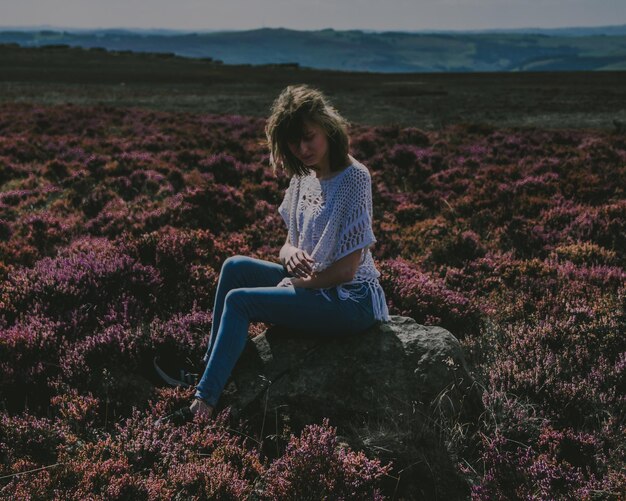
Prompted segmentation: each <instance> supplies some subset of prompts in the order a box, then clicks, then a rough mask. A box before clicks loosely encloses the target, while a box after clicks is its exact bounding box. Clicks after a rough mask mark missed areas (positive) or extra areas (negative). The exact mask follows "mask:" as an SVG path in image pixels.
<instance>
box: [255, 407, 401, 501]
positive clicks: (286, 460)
mask: <svg viewBox="0 0 626 501" xmlns="http://www.w3.org/2000/svg"><path fill="white" fill-rule="evenodd" d="M389 471H390V466H389V465H387V466H381V464H380V462H379V461H378V460H369V459H368V458H367V457H365V455H364V454H363V453H362V452H360V453H355V452H352V451H349V450H348V451H346V450H345V449H344V448H342V447H340V446H339V445H338V440H337V436H336V429H335V428H333V427H332V426H330V425H329V422H328V419H325V420H324V422H323V423H322V425H321V426H320V425H309V426H307V427H306V428H305V429H304V430H303V431H302V435H301V436H300V437H295V436H293V435H292V436H291V439H290V440H289V444H288V445H287V449H286V450H285V453H284V454H283V456H281V457H280V458H279V459H277V460H276V461H274V462H273V463H272V465H271V466H270V467H269V469H268V470H267V473H266V475H265V477H264V480H265V488H264V498H266V499H293V500H296V499H302V500H304V499H310V500H313V499H338V500H343V499H384V497H383V496H382V494H381V492H380V491H379V490H378V488H376V485H377V481H378V480H379V479H380V478H381V477H382V476H383V475H384V474H385V473H387V472H389Z"/></svg>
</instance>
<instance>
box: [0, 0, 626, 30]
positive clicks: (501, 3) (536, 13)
mask: <svg viewBox="0 0 626 501" xmlns="http://www.w3.org/2000/svg"><path fill="white" fill-rule="evenodd" d="M618 24H626V0H306V1H304V0H0V26H3V27H7V26H41V25H48V26H55V27H75V28H117V27H125V28H170V29H185V30H220V29H224V30H230V29H253V28H261V27H272V28H274V27H284V28H292V29H301V30H313V29H321V28H334V29H338V30H340V29H372V30H407V31H409V30H410V31H412V30H447V29H450V30H462V29H470V30H472V29H489V28H558V27H565V26H600V25H618Z"/></svg>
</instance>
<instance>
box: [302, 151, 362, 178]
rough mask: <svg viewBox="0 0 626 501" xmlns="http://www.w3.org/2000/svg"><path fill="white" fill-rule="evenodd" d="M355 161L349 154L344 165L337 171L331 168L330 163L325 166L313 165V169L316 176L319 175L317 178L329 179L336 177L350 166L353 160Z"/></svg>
mask: <svg viewBox="0 0 626 501" xmlns="http://www.w3.org/2000/svg"><path fill="white" fill-rule="evenodd" d="M353 161H354V159H353V158H352V157H351V156H350V155H348V156H347V157H346V158H345V161H344V165H343V167H342V168H341V169H339V170H337V171H332V170H331V169H330V165H328V166H325V168H320V167H319V166H317V165H316V166H315V167H311V169H312V170H313V172H315V177H317V179H322V180H323V179H327V178H329V177H334V176H336V175H337V174H338V173H339V172H341V171H342V170H344V169H346V168H348V167H350V166H351V165H352V162H353Z"/></svg>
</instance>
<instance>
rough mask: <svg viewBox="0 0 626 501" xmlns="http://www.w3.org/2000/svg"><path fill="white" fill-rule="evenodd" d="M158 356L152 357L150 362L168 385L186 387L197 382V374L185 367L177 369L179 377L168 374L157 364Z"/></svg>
mask: <svg viewBox="0 0 626 501" xmlns="http://www.w3.org/2000/svg"><path fill="white" fill-rule="evenodd" d="M157 360H158V357H154V359H153V360H152V363H153V365H154V369H155V370H156V372H157V374H158V375H159V377H160V378H161V379H162V380H163V381H165V382H166V383H167V384H169V385H170V386H182V387H183V388H188V387H189V386H195V385H196V384H197V383H198V376H199V374H195V373H193V372H188V371H186V370H185V369H179V371H178V376H179V378H180V379H176V378H174V377H171V376H169V375H168V374H167V373H166V372H165V371H164V370H163V369H161V368H160V367H159V366H158V365H157Z"/></svg>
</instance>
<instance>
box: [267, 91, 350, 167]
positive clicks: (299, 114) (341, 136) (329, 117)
mask: <svg viewBox="0 0 626 501" xmlns="http://www.w3.org/2000/svg"><path fill="white" fill-rule="evenodd" d="M305 121H310V122H313V123H316V124H317V125H319V126H320V127H322V128H323V129H324V131H325V132H326V136H327V138H328V153H329V155H328V159H329V163H330V170H331V171H338V170H341V169H342V168H343V167H345V165H346V161H347V160H348V149H349V143H350V139H349V137H348V127H349V122H348V121H347V120H346V119H345V118H343V117H342V116H341V115H340V114H339V112H338V111H337V110H336V109H335V108H334V107H333V106H332V105H331V104H330V103H329V102H328V99H327V98H326V97H325V96H324V94H322V92H321V91H319V90H318V89H315V88H312V87H309V86H308V85H289V86H287V87H286V88H285V89H283V91H282V92H281V93H280V95H279V96H278V97H277V98H276V100H275V101H274V103H273V104H272V108H271V114H270V116H269V118H268V119H267V123H266V125H265V135H266V137H267V145H268V147H269V149H270V165H271V166H272V169H273V171H274V173H276V169H277V168H281V169H284V170H286V171H287V172H288V173H289V175H290V176H292V175H294V174H295V175H300V176H302V175H307V174H308V173H309V172H310V169H309V168H308V167H306V166H305V165H304V164H303V163H302V162H301V161H300V160H298V159H297V158H296V157H295V156H294V155H293V154H292V153H291V151H290V150H289V143H294V142H299V141H300V140H301V139H302V136H303V135H304V122H305Z"/></svg>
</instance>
